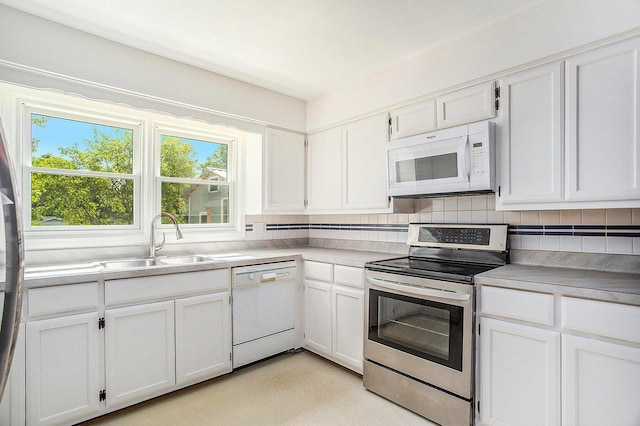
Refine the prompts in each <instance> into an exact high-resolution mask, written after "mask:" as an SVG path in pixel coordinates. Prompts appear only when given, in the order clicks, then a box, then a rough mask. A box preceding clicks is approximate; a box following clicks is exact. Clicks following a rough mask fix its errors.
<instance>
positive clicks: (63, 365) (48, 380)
mask: <svg viewBox="0 0 640 426" xmlns="http://www.w3.org/2000/svg"><path fill="white" fill-rule="evenodd" d="M26 347H27V352H26V390H27V394H26V396H27V402H26V407H27V424H29V425H50V424H65V423H66V424H69V423H73V422H72V420H73V419H78V418H86V417H90V416H91V415H93V414H97V413H98V412H99V410H100V403H99V395H98V392H99V391H98V390H99V381H100V363H99V356H98V347H99V345H98V313H97V312H92V313H85V314H78V315H69V316H64V317H59V318H52V319H46V320H40V321H31V322H28V323H27V325H26Z"/></svg>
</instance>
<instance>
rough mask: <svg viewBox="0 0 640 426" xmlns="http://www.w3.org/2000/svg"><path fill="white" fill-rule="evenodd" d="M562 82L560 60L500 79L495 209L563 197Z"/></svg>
mask: <svg viewBox="0 0 640 426" xmlns="http://www.w3.org/2000/svg"><path fill="white" fill-rule="evenodd" d="M562 81H563V80H562V64H561V63H554V64H550V65H545V66H542V67H537V68H534V69H531V70H527V71H524V72H521V73H517V74H513V75H510V76H508V77H506V78H504V79H502V80H501V82H500V97H501V101H502V108H503V109H502V114H503V118H502V121H503V122H502V126H501V131H500V141H499V143H498V144H497V146H498V147H499V150H500V152H499V153H498V158H499V161H498V165H499V167H500V171H499V172H500V177H499V182H500V191H499V194H500V195H499V197H498V208H500V207H501V205H509V207H508V208H514V206H512V205H513V204H519V203H520V204H521V203H544V202H559V201H562V199H563V191H562V189H563V182H564V180H563V171H564V167H563V160H564V158H563V152H564V151H563V150H564V142H563V141H564V139H563V128H564V127H563V110H562V99H563V84H562ZM515 208H517V206H516V207H515Z"/></svg>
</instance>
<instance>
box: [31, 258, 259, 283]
mask: <svg viewBox="0 0 640 426" xmlns="http://www.w3.org/2000/svg"><path fill="white" fill-rule="evenodd" d="M246 259H253V256H247V255H243V254H239V253H217V254H211V255H200V254H184V255H170V256H158V257H155V258H151V257H148V258H147V257H138V258H130V259H117V260H105V261H96V262H89V263H81V264H70V265H59V266H45V267H35V268H28V269H25V278H27V279H35V278H45V277H52V276H59V275H77V274H87V273H96V272H102V271H120V270H131V269H145V268H155V267H163V266H181V265H182V266H188V265H198V264H205V263H221V262H231V261H238V260H246Z"/></svg>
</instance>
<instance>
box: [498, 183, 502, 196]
mask: <svg viewBox="0 0 640 426" xmlns="http://www.w3.org/2000/svg"><path fill="white" fill-rule="evenodd" d="M501 195H502V186H500V185H498V197H500V196H501Z"/></svg>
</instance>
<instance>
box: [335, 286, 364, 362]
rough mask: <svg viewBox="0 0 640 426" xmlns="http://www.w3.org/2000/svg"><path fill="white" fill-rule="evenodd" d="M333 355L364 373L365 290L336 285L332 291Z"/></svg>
mask: <svg viewBox="0 0 640 426" xmlns="http://www.w3.org/2000/svg"><path fill="white" fill-rule="evenodd" d="M331 298H332V305H333V306H332V308H333V309H332V321H331V343H332V345H331V346H332V349H333V353H332V354H333V356H334V357H335V358H336V359H337V360H339V361H340V362H341V363H343V364H345V365H346V366H348V367H350V368H352V369H354V370H355V371H357V372H358V373H362V359H363V356H362V348H363V345H364V291H363V290H357V289H353V288H347V287H341V286H336V285H334V286H333V288H332V291H331Z"/></svg>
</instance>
